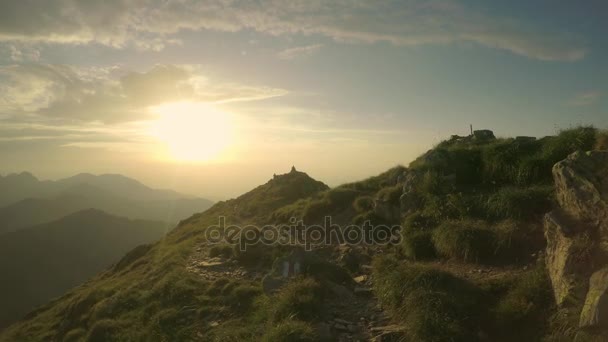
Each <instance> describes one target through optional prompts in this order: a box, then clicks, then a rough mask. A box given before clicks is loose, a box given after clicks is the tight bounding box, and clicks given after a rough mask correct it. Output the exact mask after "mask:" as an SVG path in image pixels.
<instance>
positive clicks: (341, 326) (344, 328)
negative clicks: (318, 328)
mask: <svg viewBox="0 0 608 342" xmlns="http://www.w3.org/2000/svg"><path fill="white" fill-rule="evenodd" d="M334 329H336V330H340V331H348V328H347V327H346V325H344V324H340V323H336V324H334Z"/></svg>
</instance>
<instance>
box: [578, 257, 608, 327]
mask: <svg viewBox="0 0 608 342" xmlns="http://www.w3.org/2000/svg"><path fill="white" fill-rule="evenodd" d="M579 326H580V327H581V328H597V327H603V328H608V267H604V268H602V269H601V270H599V271H597V272H595V273H593V275H592V276H591V278H590V279H589V291H588V292H587V298H586V299H585V305H584V306H583V310H582V311H581V317H580V322H579Z"/></svg>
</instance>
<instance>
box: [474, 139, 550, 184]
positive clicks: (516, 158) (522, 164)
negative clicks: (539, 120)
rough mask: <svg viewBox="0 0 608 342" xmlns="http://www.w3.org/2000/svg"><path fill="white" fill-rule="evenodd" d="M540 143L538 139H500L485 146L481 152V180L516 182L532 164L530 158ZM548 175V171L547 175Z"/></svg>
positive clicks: (503, 182)
mask: <svg viewBox="0 0 608 342" xmlns="http://www.w3.org/2000/svg"><path fill="white" fill-rule="evenodd" d="M541 145H542V143H541V142H539V141H536V140H535V141H519V140H513V139H508V140H502V141H498V142H496V143H494V144H490V145H488V146H486V147H485V148H484V150H483V153H482V160H483V162H482V163H483V180H484V182H486V183H493V184H517V183H519V182H521V181H524V179H523V178H522V177H521V175H520V173H527V172H528V171H526V170H528V168H529V167H530V166H533V165H534V163H533V162H531V161H530V162H526V160H532V158H533V156H535V155H536V154H537V153H538V151H540V148H541ZM547 176H550V173H549V174H548V175H547Z"/></svg>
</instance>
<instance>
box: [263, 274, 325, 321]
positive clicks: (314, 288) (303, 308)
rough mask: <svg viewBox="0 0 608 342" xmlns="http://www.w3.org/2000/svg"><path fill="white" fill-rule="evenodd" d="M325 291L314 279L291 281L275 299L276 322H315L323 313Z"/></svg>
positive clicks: (274, 315)
mask: <svg viewBox="0 0 608 342" xmlns="http://www.w3.org/2000/svg"><path fill="white" fill-rule="evenodd" d="M323 295H324V291H323V288H322V287H321V285H320V284H319V283H318V282H317V281H316V280H314V279H312V278H298V279H294V280H292V281H290V282H289V283H288V284H287V285H286V286H285V287H284V288H283V289H282V290H281V291H280V292H279V293H278V294H277V295H276V297H275V298H274V299H273V301H274V303H273V305H272V309H271V310H272V312H273V314H272V317H273V320H274V321H281V320H284V319H288V318H289V319H291V318H293V319H298V320H302V321H314V320H315V319H317V318H319V317H320V315H321V313H322V312H323Z"/></svg>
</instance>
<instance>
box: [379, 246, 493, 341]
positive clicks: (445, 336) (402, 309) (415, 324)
mask: <svg viewBox="0 0 608 342" xmlns="http://www.w3.org/2000/svg"><path fill="white" fill-rule="evenodd" d="M374 279H375V282H374V289H375V292H376V295H377V296H378V298H379V300H380V301H381V302H382V304H383V305H385V306H386V307H387V308H388V309H389V311H390V312H391V314H392V316H393V318H395V319H397V320H398V321H400V322H402V324H404V325H405V326H407V328H408V329H407V335H408V337H409V338H410V339H411V340H412V341H476V340H477V339H478V337H477V333H478V331H479V325H480V323H481V321H482V317H483V316H484V308H483V305H482V300H483V293H482V292H481V291H480V290H479V289H478V288H476V287H475V286H474V285H473V284H470V283H468V282H467V281H464V280H462V279H458V278H456V277H454V276H452V275H451V274H449V273H446V272H442V271H439V270H436V269H433V268H432V267H425V266H421V265H414V264H409V263H399V262H396V261H394V260H391V259H389V258H379V259H376V260H375V262H374Z"/></svg>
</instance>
